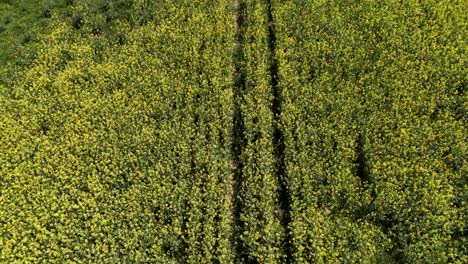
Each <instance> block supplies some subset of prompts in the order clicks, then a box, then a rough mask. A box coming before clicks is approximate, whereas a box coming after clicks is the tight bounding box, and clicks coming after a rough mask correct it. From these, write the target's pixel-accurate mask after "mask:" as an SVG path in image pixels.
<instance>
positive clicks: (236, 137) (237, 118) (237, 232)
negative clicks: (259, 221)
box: [231, 0, 247, 262]
mask: <svg viewBox="0 0 468 264" xmlns="http://www.w3.org/2000/svg"><path fill="white" fill-rule="evenodd" d="M234 8H235V13H234V24H235V29H236V38H235V43H234V70H235V72H234V85H233V92H234V93H233V94H234V96H233V100H234V118H233V133H232V146H231V152H232V156H233V166H232V167H233V174H234V178H233V183H232V189H233V192H232V200H233V202H232V203H233V207H234V208H233V218H234V219H233V224H234V227H233V230H234V232H233V234H232V236H233V237H232V240H231V241H232V243H233V245H234V247H235V248H234V252H235V259H236V262H240V260H242V259H243V258H244V257H245V256H243V254H246V252H247V250H246V249H245V248H244V245H243V243H242V241H241V240H240V237H241V234H242V231H243V229H244V228H243V226H244V223H243V222H242V221H241V219H240V214H241V210H242V207H243V204H242V195H241V193H240V190H241V186H242V182H243V177H244V176H243V173H242V171H243V169H244V163H243V161H242V159H241V156H242V152H243V151H244V148H245V145H246V139H245V135H244V130H245V125H244V117H243V116H242V111H241V105H242V101H243V100H242V99H243V98H242V94H243V91H244V90H245V84H246V75H245V74H246V73H245V70H244V67H243V62H244V59H245V58H244V51H243V42H244V35H243V33H242V31H243V23H244V17H243V12H244V9H245V3H244V2H243V0H234Z"/></svg>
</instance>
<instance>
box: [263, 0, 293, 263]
mask: <svg viewBox="0 0 468 264" xmlns="http://www.w3.org/2000/svg"><path fill="white" fill-rule="evenodd" d="M271 2H272V1H271V0H267V23H268V49H269V54H270V60H269V61H270V77H271V86H272V93H273V102H272V107H271V111H272V112H273V146H274V148H275V149H274V152H275V153H274V155H275V159H276V160H275V164H276V168H275V171H276V176H277V178H278V184H279V186H278V191H279V203H280V204H279V206H280V208H281V211H282V216H281V224H282V225H283V228H284V231H285V237H284V241H283V245H284V253H285V254H286V263H291V261H292V257H293V247H292V243H291V233H290V230H289V224H290V222H291V195H290V194H289V192H288V184H287V175H286V163H285V157H284V150H285V142H284V135H283V131H282V130H281V127H280V122H281V104H282V98H281V89H280V87H279V85H278V78H279V76H278V60H277V59H276V35H275V24H274V21H273V14H272V3H271Z"/></svg>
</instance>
